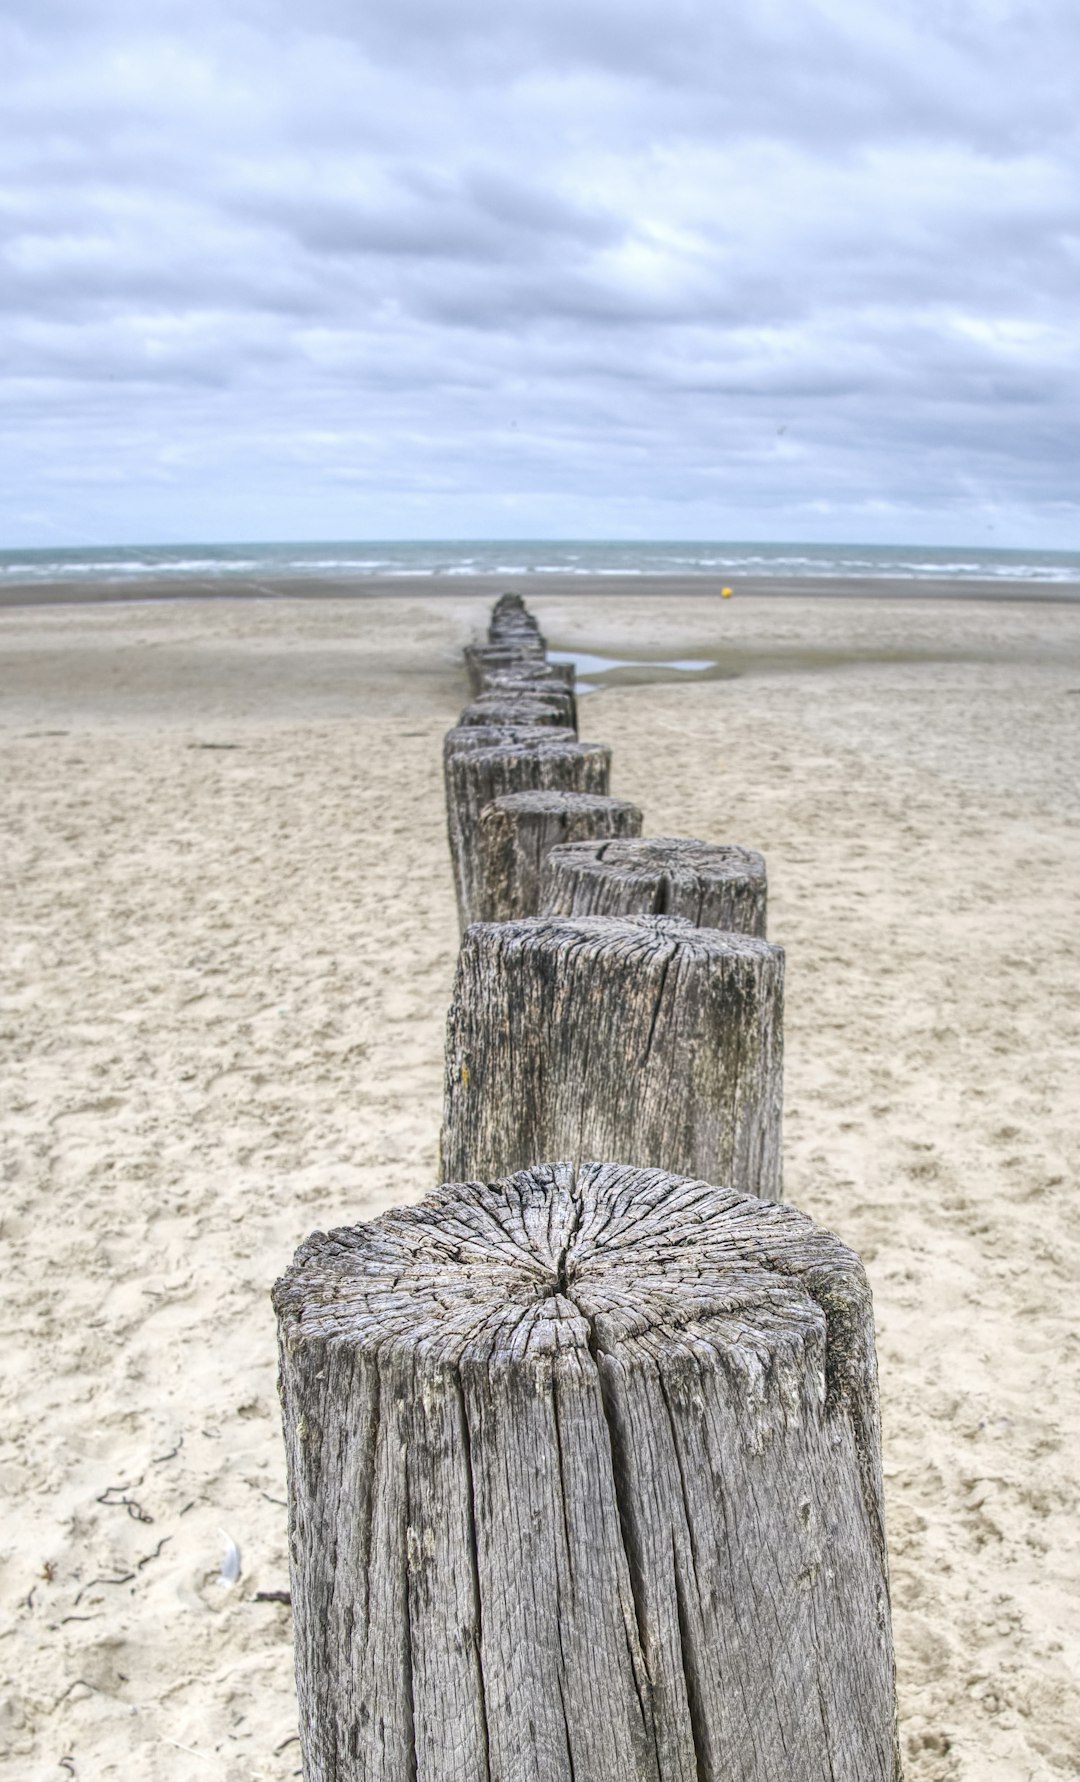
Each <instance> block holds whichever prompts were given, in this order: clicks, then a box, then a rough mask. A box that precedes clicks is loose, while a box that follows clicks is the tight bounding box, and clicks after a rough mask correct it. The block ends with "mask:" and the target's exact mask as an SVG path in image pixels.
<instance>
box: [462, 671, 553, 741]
mask: <svg viewBox="0 0 1080 1782" xmlns="http://www.w3.org/2000/svg"><path fill="white" fill-rule="evenodd" d="M485 712H490V713H491V714H492V717H491V719H489V720H488V721H489V722H494V723H496V724H500V723H508V724H522V723H525V724H531V723H537V722H540V723H544V724H561V725H562V727H563V728H564V729H566V730H570V729H572V728H573V727H574V719H575V716H576V713H575V706H574V699H573V695H572V694H571V693H570V691H569V690H568V688H566V687H561V686H560V687H557V686H556V684H555V683H554V682H547V683H544V682H539V683H535V684H534V683H533V682H531V681H525V682H522V683H521V684H520V685H518V686H517V687H510V688H502V687H501V688H500V689H499V690H498V691H497V692H491V691H490V690H489V691H487V692H484V693H478V694H477V696H476V698H475V699H473V700H471V701H470V703H469V704H468V705H467V706H466V707H465V711H464V712H462V715H461V717H460V719H459V720H458V722H459V723H462V724H467V723H469V722H470V721H472V722H475V723H477V724H481V723H483V722H485V719H484V716H483V714H484V713H485ZM466 713H472V714H474V717H473V718H472V720H470V718H468V717H467V716H466V715H465V714H466ZM534 713H542V714H543V716H542V717H541V718H539V719H537V718H536V717H535V716H533V714H534Z"/></svg>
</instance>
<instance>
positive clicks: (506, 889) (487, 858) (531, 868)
mask: <svg viewBox="0 0 1080 1782" xmlns="http://www.w3.org/2000/svg"><path fill="white" fill-rule="evenodd" d="M641 823H642V817H641V812H640V810H639V809H638V807H637V805H636V804H631V802H630V800H629V799H627V798H598V797H590V796H589V794H588V793H587V792H510V793H508V794H507V795H506V796H505V797H504V798H496V799H495V800H494V801H493V802H492V803H491V804H489V805H487V806H486V807H485V808H484V810H482V811H481V813H480V821H479V823H478V825H477V830H476V851H477V864H478V868H479V881H480V889H479V896H478V899H477V906H478V907H477V920H478V921H480V922H514V921H516V920H517V919H518V917H519V916H535V915H536V913H537V909H538V897H539V891H540V875H541V871H542V869H543V866H544V862H545V861H546V859H547V857H548V855H549V854H550V852H551V850H552V848H554V847H556V846H558V844H559V843H561V842H576V841H585V840H588V839H596V838H600V837H611V836H617V835H640V834H641Z"/></svg>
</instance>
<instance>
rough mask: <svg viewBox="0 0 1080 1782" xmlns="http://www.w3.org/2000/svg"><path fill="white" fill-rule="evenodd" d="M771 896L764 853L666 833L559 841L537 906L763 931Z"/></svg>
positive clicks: (547, 910)
mask: <svg viewBox="0 0 1080 1782" xmlns="http://www.w3.org/2000/svg"><path fill="white" fill-rule="evenodd" d="M765 904H766V878H765V862H764V860H763V859H762V857H761V855H760V854H756V853H754V852H753V850H752V849H751V848H737V847H729V846H721V845H719V844H718V843H715V842H703V841H691V840H688V839H685V838H683V837H670V836H665V837H662V838H660V839H659V840H655V841H654V840H629V841H624V840H617V841H603V840H594V841H584V840H583V841H576V840H575V841H574V842H572V843H570V844H569V845H567V846H562V847H557V848H554V849H553V850H552V851H551V852H550V853H549V854H548V857H547V860H546V861H545V863H544V869H543V873H542V875H541V882H540V888H539V893H538V901H537V906H536V907H537V910H538V912H539V913H540V914H541V915H547V916H644V915H655V916H685V918H686V920H687V921H688V922H693V923H694V925H695V926H696V927H698V928H729V929H736V930H737V931H738V932H739V933H741V934H759V935H764V933H765Z"/></svg>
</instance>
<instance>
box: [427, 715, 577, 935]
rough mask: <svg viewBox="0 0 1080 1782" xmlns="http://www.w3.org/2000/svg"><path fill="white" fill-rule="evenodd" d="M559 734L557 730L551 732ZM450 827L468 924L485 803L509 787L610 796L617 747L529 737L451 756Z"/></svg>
mask: <svg viewBox="0 0 1080 1782" xmlns="http://www.w3.org/2000/svg"><path fill="white" fill-rule="evenodd" d="M549 734H553V733H549ZM445 773H446V813H447V833H448V838H449V842H450V859H451V863H452V866H453V872H454V889H455V892H456V895H457V902H458V915H459V918H460V922H461V927H462V930H464V929H465V928H467V927H468V925H469V923H470V922H474V921H475V920H476V914H477V909H478V896H479V883H480V865H479V858H478V855H477V851H476V826H477V823H478V822H479V820H480V813H481V811H482V810H483V809H484V806H485V805H488V804H490V803H491V802H492V800H493V799H495V798H501V797H502V796H503V795H504V794H505V793H507V792H539V791H559V792H592V793H600V794H603V795H605V796H606V794H607V792H608V780H609V777H610V773H611V751H610V749H607V748H605V747H604V745H603V744H602V743H579V742H560V741H552V742H550V743H543V742H529V743H526V744H521V745H513V746H511V745H506V746H503V747H497V748H491V749H472V750H466V751H464V752H462V751H460V750H455V751H454V752H453V753H452V754H448V755H446V756H445Z"/></svg>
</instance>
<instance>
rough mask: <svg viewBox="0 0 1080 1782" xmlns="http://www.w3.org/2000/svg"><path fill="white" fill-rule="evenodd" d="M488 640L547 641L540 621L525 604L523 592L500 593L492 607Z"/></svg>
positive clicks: (542, 642) (504, 641) (501, 642)
mask: <svg viewBox="0 0 1080 1782" xmlns="http://www.w3.org/2000/svg"><path fill="white" fill-rule="evenodd" d="M488 642H489V643H491V644H513V643H525V644H532V643H539V644H541V645H544V644H545V643H546V639H545V637H544V635H543V633H542V632H541V630H540V626H539V623H538V621H537V620H536V619H535V618H534V616H533V614H532V613H531V612H530V611H529V609H528V607H527V606H526V605H525V600H524V597H523V596H522V595H521V594H512V593H509V594H500V595H499V598H498V600H497V601H496V602H495V604H494V606H493V607H492V609H491V621H490V623H489V625H488Z"/></svg>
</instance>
